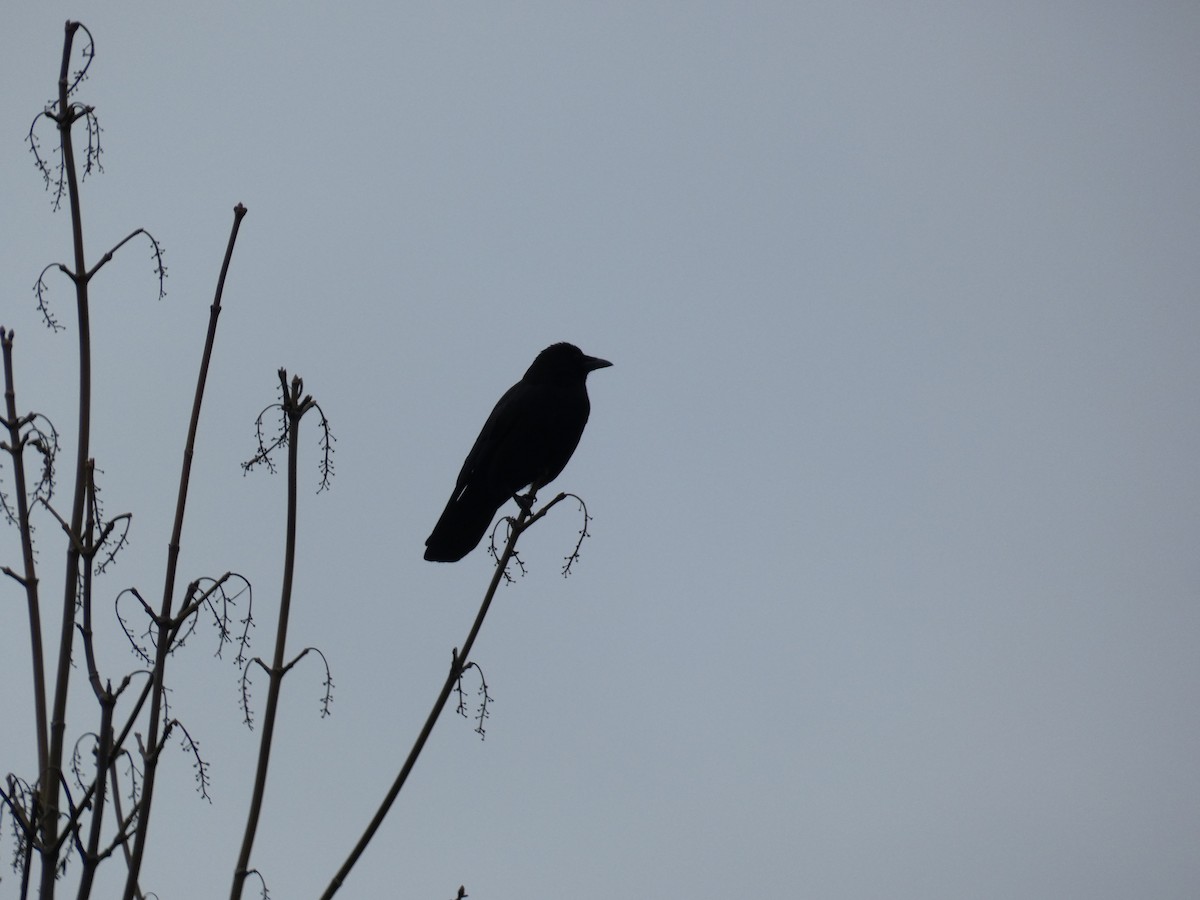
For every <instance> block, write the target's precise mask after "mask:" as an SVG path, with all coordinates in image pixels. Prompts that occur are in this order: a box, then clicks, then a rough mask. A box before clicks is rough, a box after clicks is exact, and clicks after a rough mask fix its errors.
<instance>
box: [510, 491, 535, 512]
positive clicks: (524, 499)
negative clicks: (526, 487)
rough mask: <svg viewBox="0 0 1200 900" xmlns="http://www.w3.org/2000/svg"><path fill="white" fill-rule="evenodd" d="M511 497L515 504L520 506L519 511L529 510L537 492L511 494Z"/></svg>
mask: <svg viewBox="0 0 1200 900" xmlns="http://www.w3.org/2000/svg"><path fill="white" fill-rule="evenodd" d="M513 499H514V500H516V501H517V506H519V507H521V512H529V511H530V510H531V509H533V504H534V503H535V502H537V494H535V493H534V492H533V491H530V492H529V493H528V494H513Z"/></svg>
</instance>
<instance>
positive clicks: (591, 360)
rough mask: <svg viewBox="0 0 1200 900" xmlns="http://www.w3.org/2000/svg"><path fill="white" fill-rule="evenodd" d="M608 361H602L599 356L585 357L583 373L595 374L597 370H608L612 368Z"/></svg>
mask: <svg viewBox="0 0 1200 900" xmlns="http://www.w3.org/2000/svg"><path fill="white" fill-rule="evenodd" d="M611 365H612V363H610V362H609V361H608V360H607V359H600V358H599V357H598V356H585V357H584V358H583V371H585V372H595V371H596V370H597V369H606V368H608V367H609V366H611Z"/></svg>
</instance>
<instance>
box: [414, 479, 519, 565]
mask: <svg viewBox="0 0 1200 900" xmlns="http://www.w3.org/2000/svg"><path fill="white" fill-rule="evenodd" d="M507 499H508V498H507V497H501V498H499V499H495V498H491V497H487V496H485V495H484V494H483V493H482V492H479V491H471V490H467V491H466V492H465V493H464V494H463V495H462V496H461V497H459V496H454V497H451V498H450V502H449V503H447V504H446V508H445V510H443V511H442V516H441V518H440V519H438V521H437V524H436V525H434V526H433V531H432V532H431V533H430V535H429V537H428V538H426V540H425V558H426V559H427V560H429V561H430V562H458V561H459V560H460V559H462V558H463V557H464V556H466V555H467V554H468V553H470V552H471V551H472V550H474V549H475V548H476V547H477V546H478V545H479V542H480V541H481V540H483V536H484V534H485V533H486V532H487V530H488V526H489V525H491V524H492V519H493V517H494V516H495V515H496V510H498V509H499V508H500V506H501V504H503V503H504V501H505V500H507Z"/></svg>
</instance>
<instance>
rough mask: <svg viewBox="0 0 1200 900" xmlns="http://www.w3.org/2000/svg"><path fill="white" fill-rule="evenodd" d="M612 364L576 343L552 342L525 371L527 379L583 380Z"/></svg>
mask: <svg viewBox="0 0 1200 900" xmlns="http://www.w3.org/2000/svg"><path fill="white" fill-rule="evenodd" d="M611 365H612V363H610V362H609V361H608V360H607V359H600V358H599V357H597V356H588V355H587V354H586V353H584V352H583V351H582V350H580V349H579V348H578V347H576V346H575V345H574V344H568V343H565V342H564V343H561V344H551V345H550V346H549V347H547V348H546V349H545V350H543V351H542V352H541V353H539V354H538V355H537V359H535V360H534V361H533V365H531V366H530V367H529V371H527V372H526V373H525V380H526V381H569V380H572V379H576V378H577V379H579V380H580V381H582V380H584V379H585V378H587V374H588V372H594V371H595V370H596V369H603V368H605V367H606V366H611Z"/></svg>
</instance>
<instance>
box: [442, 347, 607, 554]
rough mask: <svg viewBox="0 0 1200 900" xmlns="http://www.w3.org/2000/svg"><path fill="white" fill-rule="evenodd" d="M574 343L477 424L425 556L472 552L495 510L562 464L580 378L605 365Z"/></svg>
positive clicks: (583, 418)
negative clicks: (481, 427)
mask: <svg viewBox="0 0 1200 900" xmlns="http://www.w3.org/2000/svg"><path fill="white" fill-rule="evenodd" d="M611 365H612V363H610V362H609V361H608V360H606V359H597V358H596V357H594V356H587V355H585V354H584V352H583V351H582V350H580V349H579V348H578V347H576V346H575V345H574V344H566V343H563V344H551V345H550V346H549V347H547V348H546V349H545V350H543V351H542V352H541V353H539V354H538V355H537V359H535V360H534V361H533V365H531V366H530V367H529V370H528V371H527V372H526V373H525V376H524V377H523V378H522V379H521V380H520V381H518V382H517V383H516V384H514V385H513V386H512V387H510V388H509V389H508V390H507V391H506V392H505V393H504V396H503V397H501V398H500V402H499V403H497V404H496V408H495V409H493V410H492V414H491V415H490V416H488V419H487V421H486V422H484V423H483V430H482V431H481V432H479V437H478V438H476V440H475V446H473V447H472V448H471V452H470V453H468V454H467V460H466V462H464V463H463V467H462V471H461V472H459V473H458V483H457V484H456V485H455V486H454V493H452V494H451V495H450V501H449V502H448V503H447V504H446V509H445V510H444V511H443V512H442V516H441V518H440V519H438V521H437V524H436V525H434V526H433V532H432V533H431V534H430V535H429V538H428V539H427V540H426V541H425V558H426V559H427V560H431V561H433V562H457V561H458V560H460V559H462V558H463V557H464V556H466V555H467V554H468V553H470V552H471V551H472V550H474V549H475V547H476V546H478V544H479V542H480V540H482V539H483V535H484V534H485V533H486V532H487V530H488V526H489V525H491V523H492V519H493V517H494V516H495V515H496V511H497V510H498V509H499V508H500V507H501V506H502V505H503V504H504V502H505V501H506V500H508V499H509V498H510V497H514V496H516V494H517V492H518V491H520V490H521V489H522V488H524V487H526V486H527V485H528V486H529V487H530V488H531V490H530V494H536V493H537V492H538V490H540V489H541V488H543V487H545V486H546V485H547V484H549V483H550V482H551V481H553V480H554V479H555V478H556V477H558V474H559V472H561V471H562V470H563V467H564V466H566V464H567V461H568V460H569V459H570V458H571V454H572V453H574V452H575V447H576V446H577V445H578V444H579V438H580V436H582V434H583V426H584V425H586V424H587V420H588V413H589V412H590V411H591V404H590V403H589V402H588V395H587V384H586V382H587V375H588V372H593V371H595V370H596V369H603V368H604V367H606V366H611Z"/></svg>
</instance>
